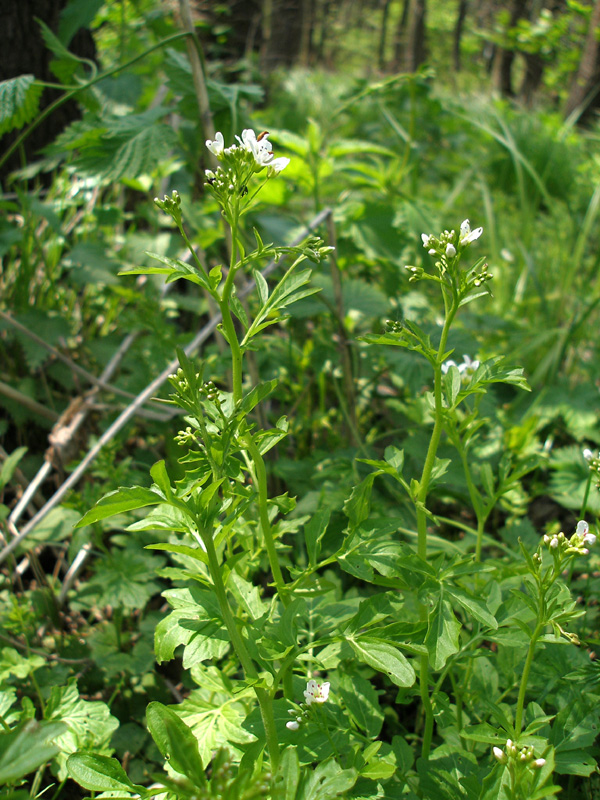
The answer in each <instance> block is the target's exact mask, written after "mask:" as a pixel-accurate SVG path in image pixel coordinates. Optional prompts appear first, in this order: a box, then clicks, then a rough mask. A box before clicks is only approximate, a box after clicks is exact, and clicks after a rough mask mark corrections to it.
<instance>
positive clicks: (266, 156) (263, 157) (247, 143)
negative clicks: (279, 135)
mask: <svg viewBox="0 0 600 800" xmlns="http://www.w3.org/2000/svg"><path fill="white" fill-rule="evenodd" d="M259 136H260V138H258V137H257V136H256V134H255V133H254V131H253V130H252V128H245V129H244V130H243V131H242V137H241V138H240V137H239V136H236V137H235V138H236V139H237V140H238V142H239V143H240V144H241V145H242V147H243V148H244V149H245V150H247V151H248V152H249V153H252V155H253V156H254V161H255V162H256V166H257V167H266V166H268V165H269V164H271V162H272V161H273V151H272V150H271V142H270V141H269V138H268V137H269V134H268V133H264V134H259ZM283 166H287V165H286V164H284V165H283ZM281 169H283V167H281V168H280V169H278V170H277V171H278V172H280V171H281Z"/></svg>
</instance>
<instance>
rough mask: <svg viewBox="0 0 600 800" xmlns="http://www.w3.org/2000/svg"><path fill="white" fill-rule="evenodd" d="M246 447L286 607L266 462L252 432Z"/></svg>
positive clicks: (267, 544) (275, 578)
mask: <svg viewBox="0 0 600 800" xmlns="http://www.w3.org/2000/svg"><path fill="white" fill-rule="evenodd" d="M244 443H245V445H246V449H247V450H248V453H249V454H250V457H251V459H252V461H253V463H254V472H255V476H256V488H257V490H258V514H259V518H260V526H261V529H262V534H263V537H264V540H265V547H266V548H267V556H268V557H269V565H270V567H271V572H272V573H273V581H274V582H275V586H276V588H277V593H278V595H279V597H280V598H281V602H282V603H283V605H284V606H285V607H287V606H288V605H289V598H288V596H287V588H286V585H285V581H284V580H283V575H282V573H281V567H280V566H279V560H278V558H277V550H276V548H275V540H274V538H273V530H272V528H271V521H270V520H269V509H268V506H267V502H268V492H267V470H266V469H265V462H264V459H263V457H262V455H261V453H260V450H259V449H258V447H257V445H256V442H255V441H254V439H253V438H252V434H251V433H247V434H246V436H245V437H244Z"/></svg>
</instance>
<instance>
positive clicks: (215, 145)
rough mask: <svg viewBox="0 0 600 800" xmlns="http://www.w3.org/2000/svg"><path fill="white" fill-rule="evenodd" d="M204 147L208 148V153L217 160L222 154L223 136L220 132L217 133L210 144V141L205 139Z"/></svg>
mask: <svg viewBox="0 0 600 800" xmlns="http://www.w3.org/2000/svg"><path fill="white" fill-rule="evenodd" d="M206 146H207V147H208V149H209V150H210V152H211V153H212V154H213V155H215V156H216V157H217V158H218V157H219V156H220V155H221V153H222V152H223V149H224V147H225V140H224V139H223V134H222V133H221V132H220V131H219V132H218V133H215V140H214V142H211V140H210V139H207V140H206Z"/></svg>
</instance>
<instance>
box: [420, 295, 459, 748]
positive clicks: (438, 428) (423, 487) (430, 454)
mask: <svg viewBox="0 0 600 800" xmlns="http://www.w3.org/2000/svg"><path fill="white" fill-rule="evenodd" d="M444 301H445V303H446V306H447V302H446V296H444ZM457 310H458V302H457V300H456V298H453V302H452V303H451V304H450V307H449V308H448V306H447V308H446V319H445V321H444V327H443V329H442V335H441V337H440V346H439V348H438V355H437V359H436V363H435V367H434V388H433V395H434V402H435V418H434V423H433V431H432V433H431V439H430V440H429V448H428V450H427V456H426V458H425V464H424V465H423V472H422V474H421V481H420V483H419V491H418V494H417V499H416V506H417V535H418V540H417V552H418V554H419V556H420V557H421V558H422V559H423V560H424V561H427V514H426V512H425V503H426V501H427V494H428V491H429V482H430V480H431V473H432V471H433V467H434V464H435V457H436V453H437V449H438V446H439V443H440V437H441V435H442V427H443V419H442V364H441V359H442V356H443V355H444V353H445V352H446V344H447V341H448V333H449V331H450V326H451V324H452V320H453V319H454V316H455V314H456V312H457ZM419 617H420V619H421V621H422V622H427V620H428V617H429V612H428V609H427V606H426V605H425V604H423V603H422V604H420V606H419ZM419 661H420V669H419V683H420V693H421V702H422V704H423V712H424V714H425V728H424V731H423V744H422V748H421V757H422V758H424V759H427V758H429V751H430V749H431V740H432V737H433V706H432V705H431V698H430V696H429V655H427V654H424V655H422V656H420V658H419Z"/></svg>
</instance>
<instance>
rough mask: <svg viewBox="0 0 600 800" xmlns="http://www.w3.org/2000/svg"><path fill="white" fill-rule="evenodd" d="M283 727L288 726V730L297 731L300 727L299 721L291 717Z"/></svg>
mask: <svg viewBox="0 0 600 800" xmlns="http://www.w3.org/2000/svg"><path fill="white" fill-rule="evenodd" d="M285 727H286V728H288V729H289V730H290V731H297V730H298V728H299V727H300V723H299V722H298V720H296V719H292V720H290V721H289V722H286V723H285Z"/></svg>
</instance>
